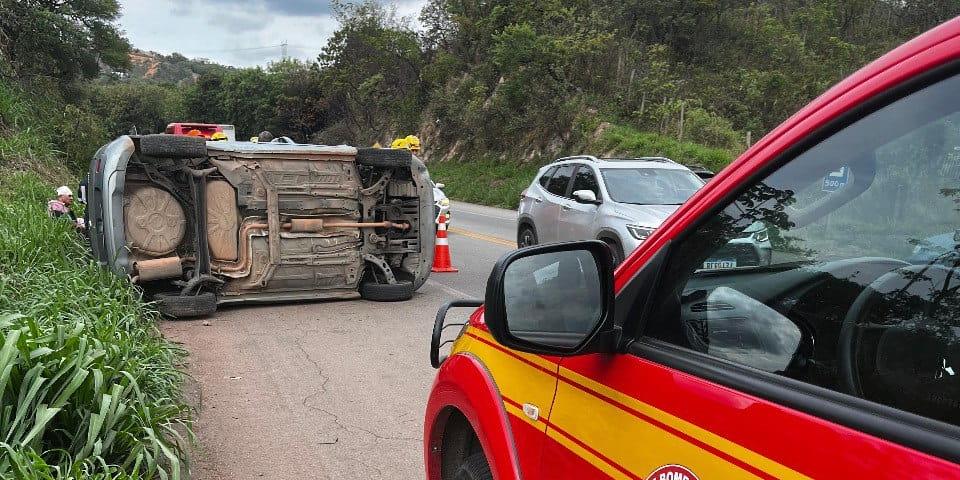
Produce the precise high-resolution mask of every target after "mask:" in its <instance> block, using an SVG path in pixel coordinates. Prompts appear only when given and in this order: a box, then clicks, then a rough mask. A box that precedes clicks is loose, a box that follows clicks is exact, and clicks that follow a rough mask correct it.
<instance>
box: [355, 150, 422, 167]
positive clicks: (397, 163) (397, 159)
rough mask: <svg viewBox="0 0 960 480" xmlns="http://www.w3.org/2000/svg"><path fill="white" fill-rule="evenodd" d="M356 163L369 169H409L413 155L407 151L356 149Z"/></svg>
mask: <svg viewBox="0 0 960 480" xmlns="http://www.w3.org/2000/svg"><path fill="white" fill-rule="evenodd" d="M357 163H358V164H360V165H366V166H369V167H391V168H392V167H405V168H410V165H411V164H412V163H413V154H412V153H410V151H409V150H395V149H391V148H358V149H357Z"/></svg>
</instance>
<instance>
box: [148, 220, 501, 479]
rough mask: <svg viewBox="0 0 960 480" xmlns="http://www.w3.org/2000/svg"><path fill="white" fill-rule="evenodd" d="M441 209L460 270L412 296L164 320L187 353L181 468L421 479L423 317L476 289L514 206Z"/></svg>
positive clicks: (202, 472) (197, 474)
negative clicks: (188, 442) (189, 427)
mask: <svg viewBox="0 0 960 480" xmlns="http://www.w3.org/2000/svg"><path fill="white" fill-rule="evenodd" d="M451 211H452V226H451V230H450V247H451V252H452V257H453V264H454V266H456V267H458V268H459V269H460V272H459V273H448V274H433V275H432V276H431V277H430V280H428V282H427V284H426V285H424V286H423V288H421V289H420V290H419V291H418V292H417V294H416V296H415V297H414V298H413V300H411V301H408V302H401V303H374V302H367V301H363V300H355V301H337V302H312V303H299V304H292V305H277V306H261V307H234V308H227V309H224V310H222V311H220V312H218V313H217V314H216V315H215V316H214V317H212V318H208V319H205V320H193V321H177V322H171V321H167V322H164V323H163V325H162V327H161V328H162V330H163V332H164V334H165V335H166V336H167V337H168V338H170V339H171V340H173V341H176V342H180V343H182V344H183V346H184V347H185V348H186V349H187V350H188V351H189V353H190V355H189V357H188V359H187V363H188V364H187V370H188V372H189V373H190V375H191V376H192V377H193V381H191V382H190V384H189V385H188V388H187V391H188V395H189V396H190V397H191V398H193V399H194V401H195V403H196V404H197V408H198V411H197V418H196V420H197V421H196V425H195V430H196V433H197V437H198V441H199V442H198V446H197V448H196V451H195V452H194V453H193V455H192V458H193V464H192V466H191V470H192V478H195V479H201V480H206V479H260V478H269V479H273V478H276V479H289V478H311V479H313V478H316V479H323V478H326V479H381V478H382V479H418V478H423V476H424V473H423V450H422V439H423V411H424V407H425V405H426V398H427V395H428V393H429V390H430V385H431V383H432V381H433V376H434V370H433V369H432V368H431V367H430V364H429V360H428V358H427V355H428V350H429V343H430V332H431V329H432V326H433V318H434V315H435V314H436V311H437V308H439V306H440V305H441V304H443V303H445V302H447V301H449V300H451V299H454V298H480V297H482V296H483V289H484V286H485V283H486V279H487V275H488V274H489V272H490V269H491V268H492V266H493V264H494V262H496V260H497V259H498V258H499V257H500V256H501V255H502V254H503V253H505V252H507V251H508V250H511V249H513V248H515V238H516V234H515V228H516V223H515V219H516V214H515V212H512V211H507V210H500V209H493V208H488V207H481V206H476V205H469V204H462V203H459V202H454V204H453V207H452V209H451ZM468 313H469V312H468V311H465V310H464V311H461V312H457V313H451V315H459V317H460V318H466V315H467V314H468Z"/></svg>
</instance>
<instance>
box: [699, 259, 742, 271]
mask: <svg viewBox="0 0 960 480" xmlns="http://www.w3.org/2000/svg"><path fill="white" fill-rule="evenodd" d="M736 266H737V260H736V259H724V260H707V261H706V262H703V268H704V270H717V269H720V268H736Z"/></svg>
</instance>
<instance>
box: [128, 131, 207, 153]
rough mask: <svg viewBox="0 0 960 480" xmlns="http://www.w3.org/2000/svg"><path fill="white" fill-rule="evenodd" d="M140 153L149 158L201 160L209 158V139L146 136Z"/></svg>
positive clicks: (142, 138) (182, 136) (161, 135)
mask: <svg viewBox="0 0 960 480" xmlns="http://www.w3.org/2000/svg"><path fill="white" fill-rule="evenodd" d="M140 153H142V154H144V155H146V156H148V157H161V158H201V157H205V156H207V139H205V138H203V137H187V136H184V135H164V134H156V135H144V136H142V137H140Z"/></svg>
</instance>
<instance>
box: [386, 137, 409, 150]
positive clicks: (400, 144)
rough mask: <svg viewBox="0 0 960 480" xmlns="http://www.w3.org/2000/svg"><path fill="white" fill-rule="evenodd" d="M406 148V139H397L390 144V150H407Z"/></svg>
mask: <svg viewBox="0 0 960 480" xmlns="http://www.w3.org/2000/svg"><path fill="white" fill-rule="evenodd" d="M407 147H408V145H407V139H406V138H398V139H396V140H394V141H393V142H391V143H390V148H407Z"/></svg>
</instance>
